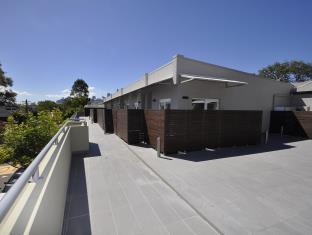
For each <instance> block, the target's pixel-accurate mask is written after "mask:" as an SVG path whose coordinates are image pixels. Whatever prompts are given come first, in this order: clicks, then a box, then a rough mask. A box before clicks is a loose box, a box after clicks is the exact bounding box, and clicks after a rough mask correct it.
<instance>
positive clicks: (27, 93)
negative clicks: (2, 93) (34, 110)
mask: <svg viewBox="0 0 312 235" xmlns="http://www.w3.org/2000/svg"><path fill="white" fill-rule="evenodd" d="M14 92H15V93H17V94H18V95H24V96H32V94H31V93H29V92H28V91H14Z"/></svg>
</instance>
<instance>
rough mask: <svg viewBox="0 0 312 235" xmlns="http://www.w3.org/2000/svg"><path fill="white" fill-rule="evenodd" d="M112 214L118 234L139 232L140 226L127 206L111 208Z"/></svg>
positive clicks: (126, 234)
mask: <svg viewBox="0 0 312 235" xmlns="http://www.w3.org/2000/svg"><path fill="white" fill-rule="evenodd" d="M113 216H114V221H115V223H116V226H117V232H118V234H119V235H122V234H125V235H129V234H138V233H140V232H141V229H140V226H139V224H138V223H137V221H136V219H135V217H134V214H133V213H132V211H131V209H130V207H129V206H124V207H118V208H115V209H113Z"/></svg>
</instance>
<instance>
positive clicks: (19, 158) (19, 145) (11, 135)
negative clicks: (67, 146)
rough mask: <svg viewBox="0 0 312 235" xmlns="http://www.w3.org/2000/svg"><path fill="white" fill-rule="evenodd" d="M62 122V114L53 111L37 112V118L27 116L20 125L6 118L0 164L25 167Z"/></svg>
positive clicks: (11, 118) (30, 115) (0, 150)
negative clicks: (9, 163) (7, 163)
mask: <svg viewBox="0 0 312 235" xmlns="http://www.w3.org/2000/svg"><path fill="white" fill-rule="evenodd" d="M62 122H63V118H62V113H61V112H60V111H59V110H58V109H55V110H53V111H51V112H49V111H43V112H39V113H38V116H34V115H32V114H31V113H29V114H27V117H26V120H25V121H24V122H22V123H20V124H18V123H15V121H14V118H13V117H12V116H11V117H9V118H8V123H7V124H6V126H5V129H4V133H3V145H2V146H1V148H0V153H1V157H0V162H8V161H9V162H11V163H12V164H13V165H20V166H22V167H27V166H28V165H29V164H30V163H31V162H32V160H33V159H34V158H35V157H36V156H37V155H38V154H39V152H40V151H41V149H42V148H43V147H44V146H45V145H46V144H47V143H48V142H49V140H50V139H51V138H52V137H53V136H54V135H55V133H56V132H57V131H58V129H59V128H60V126H61V124H62Z"/></svg>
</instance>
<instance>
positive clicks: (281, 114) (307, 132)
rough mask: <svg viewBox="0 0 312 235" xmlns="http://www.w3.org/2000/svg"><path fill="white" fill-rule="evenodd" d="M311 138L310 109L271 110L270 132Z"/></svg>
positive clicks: (311, 122)
mask: <svg viewBox="0 0 312 235" xmlns="http://www.w3.org/2000/svg"><path fill="white" fill-rule="evenodd" d="M281 130H282V132H283V134H285V135H292V136H299V137H304V138H309V139H312V111H272V112H271V120H270V132H271V133H281Z"/></svg>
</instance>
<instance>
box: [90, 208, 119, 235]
mask: <svg viewBox="0 0 312 235" xmlns="http://www.w3.org/2000/svg"><path fill="white" fill-rule="evenodd" d="M90 217H91V232H92V234H99V235H101V234H105V235H106V234H107V235H113V234H117V231H116V227H115V222H114V218H113V215H112V213H111V212H110V211H107V210H98V212H96V213H93V214H92V215H91V216H90Z"/></svg>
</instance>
